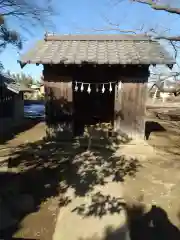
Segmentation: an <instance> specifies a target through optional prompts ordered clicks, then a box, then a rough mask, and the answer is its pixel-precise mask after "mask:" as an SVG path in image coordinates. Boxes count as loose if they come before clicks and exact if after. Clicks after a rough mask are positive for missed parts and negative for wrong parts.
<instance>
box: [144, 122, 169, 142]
mask: <svg viewBox="0 0 180 240" xmlns="http://www.w3.org/2000/svg"><path fill="white" fill-rule="evenodd" d="M165 131H166V129H165V128H164V127H163V126H162V125H161V124H160V123H158V122H154V121H147V122H146V124H145V138H146V140H148V139H149V137H150V135H151V133H152V132H165Z"/></svg>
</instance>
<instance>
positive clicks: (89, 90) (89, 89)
mask: <svg viewBox="0 0 180 240" xmlns="http://www.w3.org/2000/svg"><path fill="white" fill-rule="evenodd" d="M87 92H88V93H90V92H91V87H90V84H89V85H88V89H87Z"/></svg>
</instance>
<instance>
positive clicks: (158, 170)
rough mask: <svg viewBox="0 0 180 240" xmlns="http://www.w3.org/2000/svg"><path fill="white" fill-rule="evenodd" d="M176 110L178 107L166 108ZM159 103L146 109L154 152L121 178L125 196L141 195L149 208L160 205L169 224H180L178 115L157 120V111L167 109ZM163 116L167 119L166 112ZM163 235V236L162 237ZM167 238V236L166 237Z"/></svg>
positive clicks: (149, 138) (149, 136) (139, 197)
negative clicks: (173, 117) (171, 118)
mask: <svg viewBox="0 0 180 240" xmlns="http://www.w3.org/2000/svg"><path fill="white" fill-rule="evenodd" d="M168 110H171V111H172V110H173V112H179V111H180V110H179V108H177V109H175V108H173V109H172V108H170V107H169V108H168ZM166 111H167V109H164V108H163V107H162V106H161V107H155V108H150V109H148V110H147V125H149V126H150V128H151V129H150V130H151V131H152V132H151V133H150V135H149V134H148V140H147V143H148V144H149V146H152V147H153V149H154V153H153V152H152V153H148V152H147V157H146V158H145V159H144V160H142V161H141V164H142V167H141V169H140V170H139V171H138V172H137V173H136V176H135V177H134V178H133V179H132V178H129V177H128V178H127V179H126V181H125V182H124V186H125V191H126V197H127V199H135V202H137V201H138V199H141V201H140V202H143V203H144V204H145V205H146V206H147V207H148V208H151V207H152V205H156V206H158V207H160V208H161V209H163V210H164V211H165V212H166V213H167V215H168V218H169V220H170V222H171V223H172V224H174V225H175V226H177V227H178V228H179V227H180V201H179V199H180V188H179V185H180V174H179V171H180V119H179V121H170V120H160V119H158V118H157V117H156V113H157V112H158V113H159V112H161V113H164V112H166ZM164 117H165V118H166V119H167V114H166V113H165V115H164ZM163 239H164V238H163ZM165 239H166V238H165Z"/></svg>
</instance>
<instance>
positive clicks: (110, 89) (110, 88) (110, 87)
mask: <svg viewBox="0 0 180 240" xmlns="http://www.w3.org/2000/svg"><path fill="white" fill-rule="evenodd" d="M109 91H110V92H112V85H111V83H110V86H109Z"/></svg>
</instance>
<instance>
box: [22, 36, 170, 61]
mask: <svg viewBox="0 0 180 240" xmlns="http://www.w3.org/2000/svg"><path fill="white" fill-rule="evenodd" d="M20 62H21V64H26V63H42V64H48V63H52V64H59V63H64V64H81V63H83V62H88V63H95V64H174V63H175V60H174V59H173V58H171V56H170V55H169V54H168V52H167V51H166V50H165V49H164V48H163V47H162V46H161V45H160V44H159V42H157V41H152V40H150V38H148V37H147V36H138V35H137V36H136V35H118V34H116V35H115V34H114V35H62V36H47V37H46V39H45V40H43V41H40V42H38V43H37V44H36V46H35V47H34V49H32V50H31V51H29V52H28V53H26V54H24V55H23V56H21V59H20Z"/></svg>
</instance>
